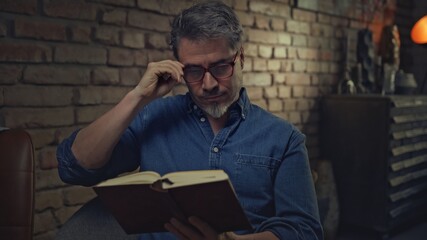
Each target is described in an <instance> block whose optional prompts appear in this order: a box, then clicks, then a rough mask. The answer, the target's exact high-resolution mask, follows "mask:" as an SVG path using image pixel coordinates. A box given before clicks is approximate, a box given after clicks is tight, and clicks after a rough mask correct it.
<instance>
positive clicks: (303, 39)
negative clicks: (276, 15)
mask: <svg viewBox="0 0 427 240" xmlns="http://www.w3.org/2000/svg"><path fill="white" fill-rule="evenodd" d="M292 46H296V47H306V46H307V36H304V35H292Z"/></svg>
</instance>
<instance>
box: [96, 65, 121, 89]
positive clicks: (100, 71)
mask: <svg viewBox="0 0 427 240" xmlns="http://www.w3.org/2000/svg"><path fill="white" fill-rule="evenodd" d="M119 76H120V75H119V70H118V69H117V68H109V67H98V68H95V69H94V70H93V71H92V83H94V84H106V85H114V84H117V83H119V82H120V77H119Z"/></svg>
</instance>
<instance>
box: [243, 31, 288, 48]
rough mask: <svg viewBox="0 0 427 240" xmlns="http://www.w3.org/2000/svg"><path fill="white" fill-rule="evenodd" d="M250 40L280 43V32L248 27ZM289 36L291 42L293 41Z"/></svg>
mask: <svg viewBox="0 0 427 240" xmlns="http://www.w3.org/2000/svg"><path fill="white" fill-rule="evenodd" d="M246 34H247V36H248V40H249V41H251V42H259V43H267V44H277V43H278V33H275V32H271V31H265V30H257V29H248V30H247V33H246ZM290 39H291V38H290V36H289V43H291V40H290Z"/></svg>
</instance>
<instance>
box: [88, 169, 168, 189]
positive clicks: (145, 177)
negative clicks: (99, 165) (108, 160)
mask: <svg viewBox="0 0 427 240" xmlns="http://www.w3.org/2000/svg"><path fill="white" fill-rule="evenodd" d="M159 179H160V175H159V174H158V173H156V172H152V171H144V172H137V173H132V174H129V175H124V176H120V177H117V178H112V179H108V180H106V181H103V182H101V183H99V184H98V185H96V187H105V186H115V185H129V184H151V183H153V182H155V181H157V180H159Z"/></svg>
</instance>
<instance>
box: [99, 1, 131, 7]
mask: <svg viewBox="0 0 427 240" xmlns="http://www.w3.org/2000/svg"><path fill="white" fill-rule="evenodd" d="M91 1H93V2H99V3H105V4H111V5H116V6H125V7H135V0H91Z"/></svg>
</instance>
